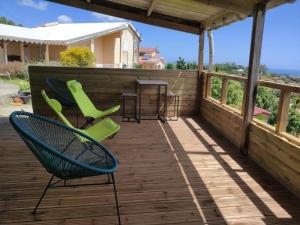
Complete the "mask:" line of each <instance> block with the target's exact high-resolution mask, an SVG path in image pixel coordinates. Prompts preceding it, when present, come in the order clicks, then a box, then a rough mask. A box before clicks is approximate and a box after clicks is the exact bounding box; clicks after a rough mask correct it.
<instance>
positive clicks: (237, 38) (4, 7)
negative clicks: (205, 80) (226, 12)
mask: <svg viewBox="0 0 300 225" xmlns="http://www.w3.org/2000/svg"><path fill="white" fill-rule="evenodd" d="M0 16H5V17H7V18H8V19H10V20H13V21H14V22H15V23H18V24H22V25H23V26H25V27H36V26H39V25H42V24H44V23H48V22H54V21H58V22H61V23H70V22H73V23H84V22H119V21H125V20H122V19H120V18H115V17H112V16H107V15H103V14H99V13H93V12H90V11H86V10H82V9H77V8H73V7H69V6H64V5H60V4H56V3H52V2H47V1H44V0H9V1H7V0H0ZM131 22H132V24H133V26H134V27H135V28H136V29H137V31H138V32H139V33H140V34H141V35H142V39H143V40H142V42H141V47H158V48H159V50H160V54H161V56H162V57H164V58H165V59H166V60H167V61H168V62H176V60H177V59H178V57H179V56H180V57H183V58H184V59H185V61H189V62H193V61H195V62H196V61H197V58H198V38H199V37H198V36H197V35H193V34H188V33H184V32H180V31H174V30H170V29H165V28H160V27H155V26H151V25H146V24H142V23H138V22H134V21H131ZM251 29H252V18H247V19H246V20H243V21H239V22H235V23H233V24H231V25H229V26H225V27H222V28H219V29H217V30H214V31H213V36H214V45H215V63H225V62H235V63H237V64H241V65H244V66H247V64H248V61H249V49H250V40H251ZM207 62H208V43H207V36H206V37H205V63H207ZM261 63H262V64H265V65H266V66H267V67H268V68H275V69H291V70H300V0H297V1H296V2H294V3H292V4H285V5H282V6H280V7H277V8H274V9H272V10H269V11H268V12H267V15H266V19H265V30H264V36H263V47H262V56H261Z"/></svg>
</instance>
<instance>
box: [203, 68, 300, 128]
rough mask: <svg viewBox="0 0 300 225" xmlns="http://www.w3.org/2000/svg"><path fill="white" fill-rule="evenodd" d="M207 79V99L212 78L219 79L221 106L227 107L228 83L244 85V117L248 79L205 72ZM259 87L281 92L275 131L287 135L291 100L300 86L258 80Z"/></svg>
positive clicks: (242, 112) (242, 110) (299, 90)
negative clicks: (233, 82)
mask: <svg viewBox="0 0 300 225" xmlns="http://www.w3.org/2000/svg"><path fill="white" fill-rule="evenodd" d="M203 74H204V76H205V78H206V83H205V97H206V98H211V88H212V77H218V78H220V79H221V80H222V89H221V98H220V105H225V104H226V102H227V92H228V81H229V80H235V81H239V82H243V83H244V90H243V91H244V98H243V103H242V109H241V115H242V116H243V115H244V108H245V107H244V106H245V100H246V99H245V93H246V91H247V85H246V84H247V80H248V79H247V78H246V77H242V76H238V75H228V74H223V73H215V72H207V71H203ZM257 85H259V86H263V87H268V88H272V89H277V90H279V91H280V97H279V105H278V115H277V121H276V126H275V131H276V132H278V133H285V132H286V127H287V125H288V112H289V106H290V99H291V94H292V93H300V86H296V85H290V84H281V83H276V82H272V81H266V80H258V81H257Z"/></svg>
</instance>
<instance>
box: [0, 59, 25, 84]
mask: <svg viewBox="0 0 300 225" xmlns="http://www.w3.org/2000/svg"><path fill="white" fill-rule="evenodd" d="M7 72H8V73H10V76H11V77H17V78H20V79H24V80H26V79H28V72H27V68H26V66H24V64H23V63H21V62H18V61H13V62H8V63H7V64H1V65H0V73H7Z"/></svg>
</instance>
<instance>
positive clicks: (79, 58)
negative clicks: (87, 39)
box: [60, 47, 96, 67]
mask: <svg viewBox="0 0 300 225" xmlns="http://www.w3.org/2000/svg"><path fill="white" fill-rule="evenodd" d="M95 61H96V57H95V55H94V53H92V51H91V50H90V49H89V48H80V47H71V48H68V49H67V50H65V51H63V52H61V53H60V63H61V64H62V65H63V66H75V67H78V66H94V64H95Z"/></svg>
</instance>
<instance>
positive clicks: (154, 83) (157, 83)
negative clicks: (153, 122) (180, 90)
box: [136, 80, 168, 123]
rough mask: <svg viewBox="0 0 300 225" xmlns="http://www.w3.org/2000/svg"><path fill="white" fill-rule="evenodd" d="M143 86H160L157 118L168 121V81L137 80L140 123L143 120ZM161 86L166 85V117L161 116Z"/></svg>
mask: <svg viewBox="0 0 300 225" xmlns="http://www.w3.org/2000/svg"><path fill="white" fill-rule="evenodd" d="M143 86H157V87H158V99H157V118H158V119H160V120H161V121H162V122H165V121H166V118H165V116H166V111H167V93H168V83H167V82H166V81H163V80H136V89H137V93H138V118H137V119H138V123H140V122H141V106H142V96H141V95H142V87H143ZM161 87H164V90H165V93H164V116H163V117H164V118H161V116H160V94H161V90H160V89H161Z"/></svg>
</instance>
